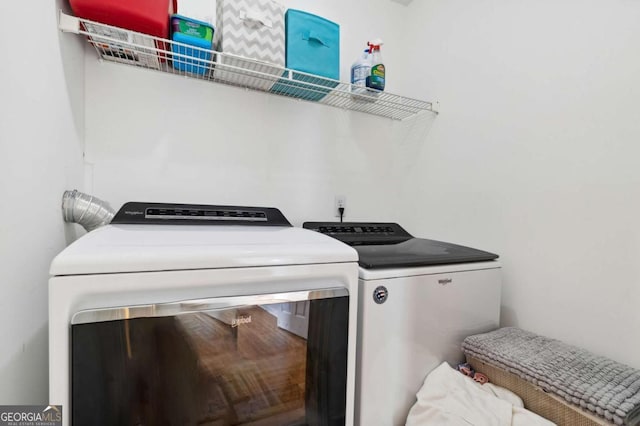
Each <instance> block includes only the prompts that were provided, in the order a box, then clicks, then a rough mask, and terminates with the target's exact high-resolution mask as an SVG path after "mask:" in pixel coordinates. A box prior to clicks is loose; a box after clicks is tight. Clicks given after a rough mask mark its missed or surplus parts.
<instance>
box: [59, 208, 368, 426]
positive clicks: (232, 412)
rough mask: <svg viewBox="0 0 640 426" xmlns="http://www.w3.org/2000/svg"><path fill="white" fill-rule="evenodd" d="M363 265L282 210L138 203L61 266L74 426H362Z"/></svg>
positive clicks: (63, 390) (63, 345) (77, 245)
mask: <svg viewBox="0 0 640 426" xmlns="http://www.w3.org/2000/svg"><path fill="white" fill-rule="evenodd" d="M356 262H357V253H356V252H355V250H353V249H352V248H350V247H348V246H346V245H344V244H342V243H340V242H338V241H336V240H334V239H332V238H329V237H327V236H324V235H320V234H318V233H316V232H311V231H308V230H304V229H299V228H293V227H292V226H291V225H290V223H289V222H288V221H287V220H286V218H285V217H284V216H283V215H282V214H281V213H280V211H278V210H277V209H271V208H255V207H229V206H203V205H175V204H147V203H128V204H125V205H124V206H123V208H122V209H121V210H120V211H119V212H118V214H117V215H116V216H115V218H114V219H113V221H112V222H111V224H110V225H107V226H105V227H103V228H100V229H97V230H95V231H92V232H90V233H88V234H87V235H85V236H83V237H82V238H80V239H79V240H78V241H76V242H74V243H73V244H72V245H70V246H69V247H67V248H66V249H65V250H64V251H63V252H62V253H60V254H59V255H58V256H57V257H56V258H55V259H54V261H53V263H52V265H51V274H52V275H53V277H52V278H51V280H50V282H49V319H50V325H49V364H50V365H49V366H50V376H49V378H50V401H51V403H53V404H61V405H62V406H63V417H64V424H65V425H69V424H73V425H75V426H84V425H115V424H121V425H124V424H130V425H133V424H136V425H153V424H164V425H180V426H183V425H196V424H212V425H214V424H215V425H242V424H251V425H274V426H275V425H278V426H281V425H303V424H304V425H307V424H308V425H338V424H339V425H352V424H353V413H354V408H353V401H354V383H355V382H354V380H355V351H356V342H355V335H356V312H357V299H358V298H357V294H358V285H357V276H358V275H357V274H358V272H357V263H356Z"/></svg>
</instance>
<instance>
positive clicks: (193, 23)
mask: <svg viewBox="0 0 640 426" xmlns="http://www.w3.org/2000/svg"><path fill="white" fill-rule="evenodd" d="M171 30H172V35H171V39H172V40H173V41H177V42H179V43H184V44H190V45H192V46H195V47H200V48H202V49H207V50H208V51H203V50H198V49H192V48H189V47H186V46H180V45H177V44H175V43H174V44H172V45H171V51H172V52H173V53H179V54H182V55H186V56H188V57H185V56H173V58H172V63H173V67H174V68H175V69H178V70H180V71H186V72H190V73H194V74H205V73H206V72H207V70H208V69H209V68H211V67H210V66H209V64H207V63H206V62H202V61H199V60H198V59H204V60H206V61H210V60H211V57H212V52H210V51H211V49H212V44H213V31H214V30H213V26H212V25H211V24H209V23H207V22H202V21H197V20H195V19H191V18H187V17H186V16H182V15H171ZM191 58H193V59H191Z"/></svg>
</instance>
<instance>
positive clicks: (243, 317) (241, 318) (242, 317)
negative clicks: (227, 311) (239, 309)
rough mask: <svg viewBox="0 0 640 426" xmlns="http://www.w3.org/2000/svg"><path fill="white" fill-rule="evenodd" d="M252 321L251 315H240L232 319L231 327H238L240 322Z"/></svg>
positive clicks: (247, 322)
mask: <svg viewBox="0 0 640 426" xmlns="http://www.w3.org/2000/svg"><path fill="white" fill-rule="evenodd" d="M250 322H251V315H248V316H247V315H240V316H239V317H238V318H234V319H232V320H231V327H233V328H236V327H237V326H239V325H240V324H249V323H250Z"/></svg>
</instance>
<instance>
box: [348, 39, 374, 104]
mask: <svg viewBox="0 0 640 426" xmlns="http://www.w3.org/2000/svg"><path fill="white" fill-rule="evenodd" d="M370 75H371V54H370V53H369V49H368V48H367V49H365V50H364V53H363V54H362V56H361V57H360V58H358V60H356V61H355V62H354V63H353V65H352V66H351V84H352V86H351V91H352V92H353V93H364V92H366V90H367V89H366V87H367V78H368V77H369V76H370Z"/></svg>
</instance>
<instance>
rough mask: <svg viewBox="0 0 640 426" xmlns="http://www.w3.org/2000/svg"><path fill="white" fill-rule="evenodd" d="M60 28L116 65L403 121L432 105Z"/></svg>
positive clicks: (65, 23)
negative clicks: (131, 66)
mask: <svg viewBox="0 0 640 426" xmlns="http://www.w3.org/2000/svg"><path fill="white" fill-rule="evenodd" d="M59 28H60V30H62V31H63V32H70V33H75V34H79V35H83V36H86V37H87V41H88V42H89V44H91V45H92V46H93V47H94V48H95V50H96V52H97V53H98V56H99V57H100V58H101V59H103V60H106V61H112V62H118V63H122V64H128V65H133V66H135V67H140V68H146V69H152V70H157V71H160V72H165V73H169V74H176V75H182V76H186V77H190V78H194V79H198V80H206V81H211V82H215V83H222V84H227V85H232V86H238V87H243V88H247V89H252V90H256V91H260V92H266V93H271V94H275V95H280V96H285V97H289V98H294V99H300V100H304V101H311V102H315V103H319V104H323V105H329V106H333V107H337V108H343V109H347V110H353V111H360V112H364V113H367V114H373V115H377V116H382V117H387V118H391V119H394V120H404V119H407V118H410V117H413V116H415V115H417V114H419V113H422V112H425V111H430V112H432V113H435V114H437V111H435V110H434V109H433V104H432V103H431V102H426V101H421V100H418V99H412V98H407V97H404V96H398V95H394V94H392V93H388V92H380V91H376V90H373V89H364V88H361V87H356V86H353V85H351V84H349V83H343V82H340V81H338V80H331V79H328V78H324V77H319V76H316V75H311V74H306V73H303V72H300V71H295V70H290V69H287V68H284V67H280V66H278V65H274V64H271V63H267V62H262V61H258V60H254V59H249V58H244V57H240V56H236V55H232V54H229V53H224V52H217V51H213V50H207V49H202V48H198V47H195V46H191V45H187V44H183V43H178V42H175V41H171V40H167V39H162V38H158V37H153V36H150V35H147V34H141V33H136V32H133V31H129V30H125V29H122V28H117V27H112V26H109V25H105V24H101V23H98V22H92V21H88V20H85V19H82V18H77V17H74V16H70V15H67V14H64V13H62V12H60V20H59Z"/></svg>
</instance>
